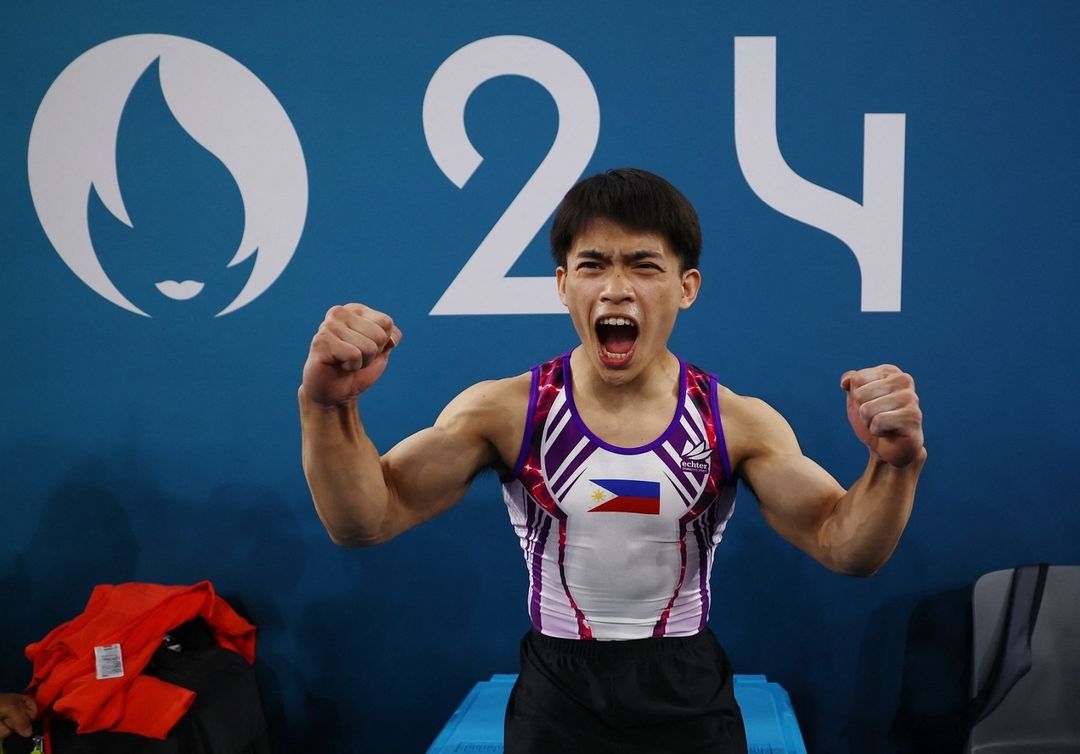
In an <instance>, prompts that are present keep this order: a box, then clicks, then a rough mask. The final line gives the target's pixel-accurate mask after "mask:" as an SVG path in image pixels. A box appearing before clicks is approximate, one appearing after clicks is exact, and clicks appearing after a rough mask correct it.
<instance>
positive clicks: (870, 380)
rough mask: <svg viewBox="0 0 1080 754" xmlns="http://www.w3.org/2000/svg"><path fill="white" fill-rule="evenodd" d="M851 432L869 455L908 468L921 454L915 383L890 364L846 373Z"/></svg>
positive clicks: (844, 383)
mask: <svg viewBox="0 0 1080 754" xmlns="http://www.w3.org/2000/svg"><path fill="white" fill-rule="evenodd" d="M840 387H841V388H842V389H844V390H846V391H847V415H848V421H850V422H851V427H852V429H854V430H855V434H856V435H857V436H858V438H859V440H861V441H862V443H863V444H864V445H866V447H868V448H869V449H870V451H871V452H872V453H874V454H875V455H877V456H878V457H879V458H880V459H881V460H883V461H885V462H886V463H888V464H891V465H892V466H907V465H908V464H909V463H911V462H912V461H915V460H916V459H918V458H919V456H920V455H921V454H922V452H923V429H922V409H920V408H919V396H918V395H916V394H915V380H913V379H912V378H911V375H910V374H907V373H905V372H902V371H900V369H898V368H897V367H894V366H893V365H892V364H882V365H881V366H876V367H870V368H869V369H859V370H856V371H849V372H845V373H844V374H843V376H842V377H841V378H840Z"/></svg>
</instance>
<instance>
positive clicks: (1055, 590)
mask: <svg viewBox="0 0 1080 754" xmlns="http://www.w3.org/2000/svg"><path fill="white" fill-rule="evenodd" d="M1012 577H1013V572H1012V571H1011V570H1007V571H994V572H992V573H988V574H986V575H984V576H982V577H981V578H980V579H979V580H978V581H977V582H976V583H975V591H974V595H973V596H972V617H973V624H974V641H973V646H972V660H973V662H972V674H971V682H972V696H974V695H975V693H976V692H977V691H978V689H980V688H981V687H982V686H983V685H984V683H985V681H986V677H987V675H988V674H989V672H990V667H991V666H992V665H993V662H994V656H995V654H996V652H997V647H998V643H999V641H1000V638H1001V632H1002V627H1003V623H1004V621H1005V614H1006V601H1007V599H1008V596H1009V588H1010V586H1011V584H1012ZM1031 654H1032V667H1031V670H1030V672H1028V673H1027V674H1026V675H1025V676H1024V677H1022V678H1021V679H1020V680H1019V681H1017V682H1016V685H1015V686H1013V688H1012V690H1011V691H1010V692H1009V694H1008V695H1007V696H1006V697H1005V698H1004V700H1002V702H1001V704H1000V705H999V706H998V707H997V709H995V710H994V711H993V712H992V713H991V714H990V715H989V716H987V717H986V718H985V719H984V720H982V721H981V722H980V723H978V724H977V725H976V726H975V727H974V728H973V729H972V731H971V735H970V736H969V738H968V745H967V751H968V752H969V754H1012V753H1013V752H1016V754H1066V752H1067V753H1068V754H1077V753H1078V752H1080V566H1051V567H1050V569H1049V571H1048V572H1047V574H1046V588H1045V591H1044V592H1043V597H1042V607H1041V609H1040V610H1039V616H1038V620H1037V621H1036V623H1035V631H1034V634H1033V635H1032V639H1031Z"/></svg>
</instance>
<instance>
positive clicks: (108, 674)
mask: <svg viewBox="0 0 1080 754" xmlns="http://www.w3.org/2000/svg"><path fill="white" fill-rule="evenodd" d="M94 662H95V664H96V665H97V677H98V680H99V681H100V680H104V679H106V678H123V677H124V658H123V655H122V654H121V653H120V645H119V644H110V645H108V646H106V647H94Z"/></svg>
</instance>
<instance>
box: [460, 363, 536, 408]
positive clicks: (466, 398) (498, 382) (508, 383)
mask: <svg viewBox="0 0 1080 754" xmlns="http://www.w3.org/2000/svg"><path fill="white" fill-rule="evenodd" d="M531 386H532V373H531V371H529V372H522V373H521V374H517V375H514V376H513V377H501V378H498V379H493V380H481V381H480V382H477V383H475V384H473V385H470V386H469V387H467V388H465V389H464V390H462V391H461V393H460V394H459V395H458V396H457V398H455V399H454V402H458V401H462V402H463V403H465V404H467V405H476V406H478V407H485V406H486V407H492V408H494V407H499V406H506V407H508V408H513V407H514V406H516V405H518V404H520V403H522V402H528V400H529V389H530V387H531Z"/></svg>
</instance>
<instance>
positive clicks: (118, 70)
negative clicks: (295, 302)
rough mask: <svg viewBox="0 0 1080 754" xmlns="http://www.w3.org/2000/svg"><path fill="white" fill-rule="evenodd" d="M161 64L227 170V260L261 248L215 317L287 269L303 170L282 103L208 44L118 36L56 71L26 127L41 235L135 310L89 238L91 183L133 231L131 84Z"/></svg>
mask: <svg viewBox="0 0 1080 754" xmlns="http://www.w3.org/2000/svg"><path fill="white" fill-rule="evenodd" d="M155 60H158V61H159V70H160V75H161V90H162V94H163V95H164V98H165V102H166V104H167V105H168V107H169V110H170V111H171V112H172V114H173V117H175V118H176V121H177V123H179V124H180V126H181V127H182V128H183V129H184V130H185V131H187V132H188V134H189V135H190V136H191V137H192V138H193V139H194V140H195V141H196V142H197V143H198V144H199V145H200V146H202V147H203V148H204V149H206V150H207V151H208V152H210V153H211V154H213V155H214V156H215V157H217V158H218V159H219V160H221V162H222V164H223V165H224V166H225V167H226V169H227V170H228V171H229V172H230V173H231V174H232V177H233V179H234V180H235V181H236V185H237V187H238V188H239V190H240V196H241V198H242V200H243V206H244V233H243V237H242V238H241V240H240V245H239V247H238V248H237V250H236V253H235V254H234V255H233V258H232V260H231V261H230V262H229V265H228V266H230V267H232V266H234V265H237V264H239V263H240V262H243V261H244V260H245V259H247V258H249V257H250V256H251V255H253V254H256V257H255V263H254V264H253V265H252V270H251V276H250V277H249V278H248V281H247V283H246V284H245V285H244V287H243V288H242V289H241V290H240V293H239V294H238V295H237V296H236V298H235V299H233V301H232V302H231V303H230V304H229V305H228V306H226V307H225V308H224V309H222V310H221V311H220V312H218V314H217V316H221V315H223V314H229V313H230V312H234V311H236V310H237V309H239V308H240V307H242V306H245V305H247V304H250V303H251V302H252V301H254V300H255V299H256V298H257V297H258V296H259V295H261V294H262V293H263V292H264V291H266V289H267V288H269V287H270V286H271V285H272V284H273V283H274V281H275V280H277V278H278V276H280V275H281V273H282V271H284V269H285V267H286V266H287V265H288V263H289V260H290V259H291V258H292V255H293V252H294V251H295V250H296V245H297V244H298V243H299V241H300V233H301V231H302V230H303V227H304V220H305V218H306V216H307V202H308V185H307V168H306V166H305V164H304V154H303V151H302V150H301V148H300V140H299V138H297V135H296V131H295V129H294V128H293V126H292V123H291V122H290V121H289V118H288V116H287V115H286V114H285V110H284V109H283V108H282V107H281V104H280V103H279V102H278V101H277V99H276V98H275V97H274V95H273V94H272V93H271V92H270V90H269V89H267V88H266V86H265V85H264V84H263V83H262V82H261V81H260V80H259V79H258V78H257V77H256V76H255V75H254V74H253V73H252V72H251V71H249V70H248V69H247V68H245V67H244V66H243V65H241V64H240V63H238V62H237V61H236V60H234V59H233V58H230V57H229V56H228V55H225V54H224V53H222V52H220V51H219V50H215V49H214V48H213V47H209V46H207V45H205V44H202V43H201V42H196V41H194V40H191V39H185V38H183V37H174V36H168V35H164V34H136V35H134V36H128V37H120V38H118V39H113V40H110V41H108V42H105V43H103V44H100V45H98V46H97V47H94V48H91V49H90V50H88V51H86V52H85V53H83V54H82V55H80V56H79V57H78V58H76V59H75V60H74V61H72V62H71V64H70V65H68V67H67V68H65V69H64V71H63V72H62V73H61V74H60V76H59V77H57V79H56V81H54V82H53V84H52V86H51V87H49V91H48V92H46V94H45V98H44V99H43V100H42V101H41V106H40V107H39V108H38V112H37V116H36V117H35V118H34V125H33V128H32V129H31V131H30V146H29V156H28V159H27V163H28V166H27V167H28V172H29V178H30V194H31V196H32V198H33V201H34V208H35V209H36V210H37V214H38V218H39V219H40V220H41V225H42V227H43V228H44V229H45V234H46V235H47V236H48V237H49V241H50V242H51V243H52V245H53V247H55V249H56V251H57V253H59V255H60V258H61V259H63V260H64V262H65V263H66V264H67V266H68V267H70V268H71V270H72V272H74V273H75V274H76V275H77V276H78V277H79V279H80V280H82V281H83V282H84V283H86V284H87V285H88V286H90V288H92V289H93V290H94V291H95V292H97V293H98V294H99V295H101V296H103V297H104V298H106V299H108V300H109V301H111V302H112V303H114V304H116V305H117V306H120V307H123V308H124V309H127V310H128V311H130V312H134V313H135V314H141V315H143V316H150V315H148V314H147V313H146V312H144V311H142V310H141V309H139V308H138V307H137V306H135V305H134V304H133V303H131V302H130V301H129V300H128V299H127V298H126V297H125V296H124V294H123V293H121V292H120V291H119V290H118V289H117V288H116V286H115V285H114V284H113V282H112V281H111V280H110V279H109V277H108V275H106V273H105V270H104V269H103V268H102V266H101V262H100V261H99V260H98V257H97V254H96V252H95V251H94V247H93V243H92V242H91V239H90V228H89V224H88V222H87V206H88V202H89V199H90V188H91V186H93V187H94V189H95V190H96V191H97V194H98V196H100V197H101V201H102V203H103V204H104V205H105V207H106V208H107V209H108V210H109V212H111V213H112V215H113V216H114V217H116V219H118V220H120V221H121V222H122V223H124V224H125V225H127V226H128V227H133V225H132V222H131V219H130V218H129V217H128V213H127V210H126V209H125V207H124V201H123V199H122V198H121V196H120V185H119V180H118V178H117V174H116V139H117V133H118V131H119V127H120V116H121V113H122V112H123V109H124V105H125V103H126V102H127V99H128V96H129V95H130V94H131V91H132V89H133V88H134V87H135V82H136V81H137V80H138V79H139V77H140V76H141V75H142V74H143V73H144V72H145V71H146V69H147V68H149V67H150V65H152V64H153V62H154V61H155ZM158 288H159V289H160V290H161V291H162V292H163V293H165V294H166V295H169V296H170V297H171V298H177V299H184V298H191V297H192V296H195V295H197V294H198V292H199V290H201V284H200V283H197V282H196V281H185V282H183V283H176V282H174V281H164V282H163V283H162V284H159V285H158Z"/></svg>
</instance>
